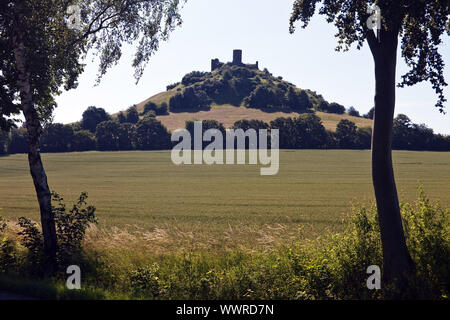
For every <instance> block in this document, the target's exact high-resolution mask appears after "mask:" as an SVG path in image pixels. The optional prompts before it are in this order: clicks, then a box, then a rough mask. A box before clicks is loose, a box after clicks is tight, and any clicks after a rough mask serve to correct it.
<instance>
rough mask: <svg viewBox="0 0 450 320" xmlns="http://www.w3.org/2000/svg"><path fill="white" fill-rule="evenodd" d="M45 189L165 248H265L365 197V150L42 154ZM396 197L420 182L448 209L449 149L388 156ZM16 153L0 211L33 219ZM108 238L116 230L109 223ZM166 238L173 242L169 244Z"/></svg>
mask: <svg viewBox="0 0 450 320" xmlns="http://www.w3.org/2000/svg"><path fill="white" fill-rule="evenodd" d="M43 161H44V164H45V167H46V170H47V174H48V181H49V184H50V187H51V189H52V190H55V191H57V192H58V193H60V194H61V195H62V196H63V197H64V198H65V200H66V202H67V203H68V204H70V203H71V202H73V201H74V200H75V199H76V197H77V196H78V195H79V194H80V192H81V191H87V192H88V193H89V203H91V204H94V205H95V206H96V207H97V209H98V210H97V216H98V218H99V227H100V228H112V227H117V228H119V229H121V230H127V232H130V233H132V232H140V233H141V234H144V235H147V237H148V238H149V239H150V240H149V241H154V242H158V241H159V242H158V243H159V244H161V245H162V246H164V247H168V246H170V244H172V245H173V246H174V247H178V246H180V245H186V244H188V243H190V244H192V245H193V246H198V245H199V244H204V245H205V246H215V247H222V246H223V245H228V244H230V245H231V244H232V245H236V244H239V245H241V244H242V245H245V246H247V247H255V246H259V247H264V246H266V245H271V244H273V243H275V242H277V241H279V240H281V241H290V240H292V239H294V238H295V237H296V236H298V229H299V226H303V232H304V234H305V235H306V237H308V238H314V237H316V236H317V235H319V234H322V233H323V232H324V231H325V230H329V231H332V232H335V231H340V230H341V229H342V224H341V223H340V221H341V219H342V216H343V214H344V213H347V212H348V211H349V208H350V206H351V202H352V201H353V202H371V201H373V190H372V184H371V175H370V152H369V151H345V150H333V151H331V150H328V151H326V150H316V151H312V150H299V151H281V153H280V171H279V173H278V175H275V176H260V174H259V169H260V166H250V165H247V166H237V165H235V166H218V165H214V166H206V165H201V166H198V165H193V166H175V165H173V164H172V162H171V159H170V152H168V151H163V152H115V153H101V152H87V153H67V154H44V155H43ZM394 162H395V168H396V175H397V184H398V190H399V194H400V199H401V200H403V201H412V200H414V199H415V198H416V194H417V192H416V191H417V190H416V187H417V185H418V184H419V183H422V184H423V186H424V188H425V190H426V191H427V193H428V194H429V195H430V196H431V199H432V200H440V201H441V203H442V205H443V206H444V207H448V206H450V193H449V191H450V190H449V186H450V153H433V152H403V151H402V152H394ZM27 165H28V164H27V159H26V156H25V155H13V156H9V157H3V158H0V208H1V209H0V214H1V215H3V216H4V217H6V218H9V219H11V220H14V219H17V218H18V217H20V216H27V217H31V218H33V219H35V220H38V219H39V211H38V207H37V201H36V196H35V193H34V187H33V183H32V180H31V177H30V174H29V170H28V167H27ZM114 232H115V233H116V235H117V237H120V232H119V231H117V229H115V231H114ZM174 240H175V241H174Z"/></svg>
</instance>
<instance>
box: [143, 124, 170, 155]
mask: <svg viewBox="0 0 450 320" xmlns="http://www.w3.org/2000/svg"><path fill="white" fill-rule="evenodd" d="M135 145H136V149H138V150H165V149H168V148H169V147H170V145H171V142H170V134H169V132H168V131H167V129H166V128H165V127H164V126H163V125H162V124H161V122H159V121H158V120H156V119H155V118H151V117H145V118H144V119H141V120H139V122H138V123H137V124H136V134H135Z"/></svg>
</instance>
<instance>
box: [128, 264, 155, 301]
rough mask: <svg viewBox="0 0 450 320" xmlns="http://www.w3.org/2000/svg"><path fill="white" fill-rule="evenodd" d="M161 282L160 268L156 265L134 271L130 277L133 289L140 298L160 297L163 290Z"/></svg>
mask: <svg viewBox="0 0 450 320" xmlns="http://www.w3.org/2000/svg"><path fill="white" fill-rule="evenodd" d="M160 282H161V280H160V277H159V266H158V264H156V263H154V264H153V265H152V266H146V267H142V268H138V269H136V270H133V271H132V272H131V275H130V284H131V288H132V290H133V292H134V294H135V295H138V296H142V295H143V296H146V297H151V298H156V297H158V296H159V293H160V289H161V284H160Z"/></svg>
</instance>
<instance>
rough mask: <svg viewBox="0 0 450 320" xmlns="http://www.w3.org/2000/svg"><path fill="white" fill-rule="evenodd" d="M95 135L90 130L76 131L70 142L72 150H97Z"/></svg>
mask: <svg viewBox="0 0 450 320" xmlns="http://www.w3.org/2000/svg"><path fill="white" fill-rule="evenodd" d="M95 147H96V141H95V136H94V135H93V134H92V133H91V132H90V131H88V130H81V131H75V132H74V133H73V136H72V141H71V143H70V149H71V151H90V150H95Z"/></svg>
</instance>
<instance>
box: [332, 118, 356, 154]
mask: <svg viewBox="0 0 450 320" xmlns="http://www.w3.org/2000/svg"><path fill="white" fill-rule="evenodd" d="M336 137H337V140H338V144H339V146H340V147H341V148H343V149H353V148H355V147H356V146H357V139H358V138H357V127H356V125H355V124H354V123H353V122H351V121H350V120H346V119H342V120H341V121H339V123H338V125H337V127H336Z"/></svg>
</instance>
